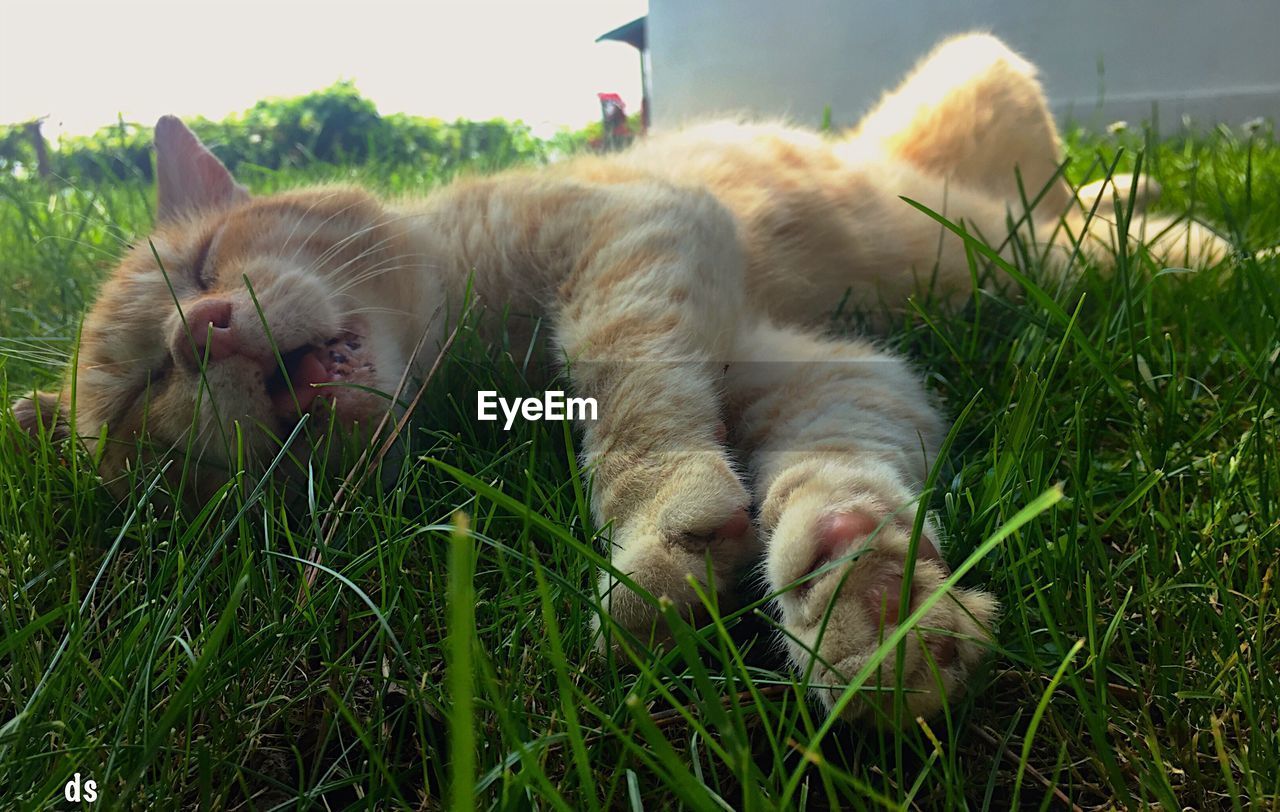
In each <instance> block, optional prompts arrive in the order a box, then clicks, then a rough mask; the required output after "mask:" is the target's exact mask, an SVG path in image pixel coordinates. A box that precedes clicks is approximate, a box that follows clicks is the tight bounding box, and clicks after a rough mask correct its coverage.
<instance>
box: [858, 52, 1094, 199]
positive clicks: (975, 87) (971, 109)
mask: <svg viewBox="0 0 1280 812" xmlns="http://www.w3.org/2000/svg"><path fill="white" fill-rule="evenodd" d="M852 138H853V140H854V141H858V142H862V143H864V144H874V145H877V146H878V147H879V148H880V149H882V150H884V151H885V152H887V153H888V154H889V155H891V156H894V157H896V158H899V159H901V160H904V161H907V162H908V163H911V164H914V165H915V166H917V167H919V168H920V169H923V170H924V171H926V172H928V173H930V174H933V175H937V176H940V177H944V178H952V179H954V180H955V181H957V182H959V183H962V184H964V185H966V186H969V187H971V188H974V189H979V190H983V191H986V192H988V193H990V194H992V195H994V196H996V197H997V198H998V199H1000V200H1003V201H1005V202H1006V203H1007V204H1010V205H1013V206H1014V208H1015V211H1016V210H1017V205H1016V204H1018V203H1019V201H1020V197H1021V193H1020V192H1019V189H1018V182H1017V176H1016V175H1015V173H1014V168H1015V167H1016V168H1017V170H1018V172H1020V173H1021V176H1022V184H1023V191H1025V193H1026V195H1027V197H1028V198H1029V199H1034V198H1035V196H1036V195H1038V194H1040V192H1041V191H1042V190H1043V191H1044V196H1043V198H1042V199H1041V201H1040V204H1039V206H1040V207H1043V210H1044V211H1046V212H1047V213H1049V214H1050V215H1051V216H1052V217H1054V218H1056V217H1058V216H1059V215H1061V214H1062V213H1063V211H1065V210H1066V208H1067V206H1068V205H1069V204H1070V203H1071V201H1072V194H1071V189H1070V187H1069V186H1068V184H1067V183H1066V182H1065V181H1064V180H1062V179H1061V178H1060V177H1059V178H1055V174H1056V173H1057V169H1058V164H1059V163H1060V162H1061V160H1062V158H1061V154H1062V149H1061V141H1060V139H1059V137H1058V130H1057V127H1056V126H1055V125H1054V121H1053V115H1052V114H1051V113H1050V111H1049V106H1048V103H1047V102H1046V100H1045V95H1044V89H1043V88H1042V87H1041V85H1040V81H1039V80H1038V79H1037V78H1036V69H1035V66H1034V65H1032V64H1031V63H1030V62H1028V61H1027V60H1025V59H1023V58H1022V57H1021V56H1019V55H1018V54H1017V53H1015V52H1014V51H1013V50H1012V49H1010V48H1009V46H1007V45H1005V44H1004V43H1003V42H1001V41H1000V40H999V39H997V38H996V37H994V36H991V35H990V34H964V35H961V36H958V37H953V38H951V39H947V40H944V41H943V42H941V43H940V44H939V45H938V46H936V47H935V48H934V49H933V50H932V51H930V52H929V53H928V54H927V55H926V56H925V57H924V58H923V59H921V60H920V62H919V63H917V65H916V66H915V68H913V69H912V71H911V72H910V73H909V74H908V75H907V77H906V79H904V80H903V82H902V84H900V85H899V86H898V87H897V88H895V89H894V90H891V91H889V92H888V93H886V94H885V95H884V97H883V98H882V99H881V100H880V101H879V103H878V104H877V105H876V106H875V107H874V108H873V109H872V110H871V112H870V113H868V114H867V115H866V116H865V117H864V118H863V119H862V121H861V122H860V123H859V124H858V125H857V126H856V127H855V129H854V132H853V134H852ZM1037 210H1040V208H1039V207H1038V208H1037Z"/></svg>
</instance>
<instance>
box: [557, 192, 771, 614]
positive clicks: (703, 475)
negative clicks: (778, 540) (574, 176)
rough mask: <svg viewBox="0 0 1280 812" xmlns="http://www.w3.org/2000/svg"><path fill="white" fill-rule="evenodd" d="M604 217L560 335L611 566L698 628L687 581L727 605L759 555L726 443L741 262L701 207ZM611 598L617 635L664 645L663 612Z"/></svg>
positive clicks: (680, 201)
mask: <svg viewBox="0 0 1280 812" xmlns="http://www.w3.org/2000/svg"><path fill="white" fill-rule="evenodd" d="M602 205H603V206H604V209H603V210H602V211H598V212H596V213H595V214H594V216H593V220H594V222H595V223H597V225H595V226H593V227H592V232H591V234H589V235H588V237H587V239H586V240H585V242H584V247H583V248H582V250H581V251H580V252H579V253H578V255H577V256H576V258H575V260H574V267H573V269H572V271H571V273H570V274H569V275H568V277H567V278H566V279H565V281H564V282H563V284H561V286H560V299H561V303H560V306H559V312H558V320H557V335H556V338H557V342H558V347H559V349H560V351H561V352H562V353H563V357H564V358H565V360H566V362H567V363H568V365H569V372H570V377H571V380H572V382H573V387H574V390H575V393H576V394H577V395H579V396H584V397H592V398H595V399H596V401H597V405H598V419H597V420H595V421H593V422H587V423H585V424H584V426H583V430H584V437H583V458H584V462H585V471H586V473H587V475H588V476H589V477H590V479H591V483H592V505H593V509H594V512H595V517H596V520H597V521H598V522H599V523H601V524H606V523H611V524H612V544H611V550H610V553H611V560H612V564H613V566H614V567H615V568H616V569H617V570H618V571H620V572H621V573H622V574H624V575H626V576H628V577H629V578H630V579H632V580H633V581H634V582H635V583H636V584H637V585H638V586H639V587H641V588H642V589H643V590H644V591H646V592H648V593H650V594H651V595H652V596H653V597H654V598H663V597H665V598H667V599H669V600H671V601H673V602H674V603H675V604H676V605H677V608H678V609H679V610H680V611H682V612H686V613H694V614H696V610H697V608H698V607H699V606H700V601H699V598H698V596H697V593H696V591H695V590H694V588H693V586H692V584H691V583H690V579H693V580H695V581H697V582H700V583H702V584H703V585H704V586H706V585H707V581H708V573H709V574H710V580H711V581H712V582H714V585H715V587H716V588H717V589H718V590H720V591H725V590H726V588H727V587H728V586H729V585H730V584H731V583H732V581H733V580H734V578H735V577H736V575H737V573H738V572H739V571H740V570H741V569H742V567H743V566H744V565H745V564H747V563H748V562H750V561H752V560H754V559H755V558H756V557H757V550H758V548H757V546H756V543H755V539H754V533H753V531H752V527H751V524H750V522H749V520H748V515H747V507H748V505H749V503H750V497H749V495H748V493H747V490H746V488H745V487H744V485H743V483H742V481H741V479H740V477H739V475H738V473H737V472H736V471H735V470H734V464H733V462H732V460H731V459H730V457H729V455H728V454H727V452H726V450H725V447H724V445H723V443H722V440H723V430H722V428H721V427H722V423H721V420H722V403H721V387H722V378H723V372H724V363H723V362H724V359H725V358H727V357H728V353H729V352H730V350H731V348H732V345H733V342H734V336H735V332H736V330H737V322H738V318H739V316H740V313H741V311H742V309H743V289H744V285H743V281H742V274H743V263H744V261H743V255H742V248H741V246H740V244H739V239H738V235H737V231H736V227H735V225H734V222H733V220H732V219H731V217H730V215H729V213H728V212H727V211H725V210H724V209H723V207H721V206H720V204H719V203H717V202H716V201H715V200H714V199H713V198H712V197H711V196H710V195H707V194H705V193H702V192H697V191H687V190H678V189H672V188H669V187H665V186H662V185H657V184H654V185H648V184H643V185H641V184H636V185H631V186H626V187H619V188H618V189H616V190H614V191H611V192H610V194H609V195H608V196H607V197H606V198H605V199H604V200H603V201H602ZM600 224H603V225H600ZM600 587H601V593H602V596H603V601H604V604H605V606H606V607H607V609H608V611H609V614H610V616H611V617H613V619H614V620H616V621H617V622H619V623H620V624H622V625H623V626H624V627H626V628H627V629H629V630H631V631H632V632H634V633H636V634H637V635H639V636H641V637H648V636H649V634H650V633H651V632H653V631H655V624H654V619H655V618H656V617H657V615H658V610H657V607H656V605H655V603H654V602H653V601H650V600H647V599H646V597H642V596H641V595H640V594H638V593H637V592H635V591H633V590H631V589H629V588H628V587H627V586H625V585H624V583H623V582H621V581H619V580H618V579H617V578H616V577H615V576H614V575H613V574H611V573H608V572H606V573H603V574H602V578H601V582H600ZM722 597H723V598H726V599H727V598H728V595H723V596H722ZM656 631H658V633H659V634H661V633H663V629H662V628H661V627H657V628H656Z"/></svg>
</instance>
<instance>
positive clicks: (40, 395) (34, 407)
mask: <svg viewBox="0 0 1280 812" xmlns="http://www.w3.org/2000/svg"><path fill="white" fill-rule="evenodd" d="M13 416H14V418H16V419H17V421H18V426H19V427H21V428H22V430H23V431H25V432H27V433H28V434H30V435H31V436H33V437H37V436H39V435H40V433H41V432H42V431H43V432H44V433H45V434H46V435H48V437H49V438H50V439H52V440H65V439H67V438H68V437H70V436H71V426H70V425H69V424H68V423H67V419H66V415H65V414H63V411H62V400H61V399H60V398H59V397H58V396H57V395H54V394H51V393H49V392H32V393H31V394H29V395H27V396H26V397H22V398H18V399H17V400H16V401H14V403H13Z"/></svg>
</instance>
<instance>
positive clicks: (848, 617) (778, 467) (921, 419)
mask: <svg viewBox="0 0 1280 812" xmlns="http://www.w3.org/2000/svg"><path fill="white" fill-rule="evenodd" d="M735 358H736V359H741V360H735V362H734V364H733V365H732V366H731V368H730V370H729V372H728V378H727V382H728V395H727V397H728V402H729V404H730V409H731V411H730V415H731V438H732V439H733V440H734V442H735V445H738V446H739V447H741V448H743V449H744V450H746V451H747V452H748V454H749V460H750V463H749V464H750V473H751V477H752V486H753V489H754V490H755V492H756V494H757V498H758V499H759V500H760V504H759V523H760V532H761V534H762V536H763V537H764V539H765V545H766V553H765V556H766V559H765V575H766V577H767V580H768V585H769V588H770V590H771V593H772V594H775V595H776V596H777V598H776V600H777V605H778V607H779V609H780V611H781V616H782V625H783V628H784V630H785V633H786V645H787V649H788V651H789V653H790V656H791V660H792V662H793V665H794V667H795V668H796V669H797V670H798V671H799V672H800V673H802V674H805V673H808V674H809V676H810V685H811V687H812V688H813V693H814V695H815V696H816V698H817V699H818V700H819V701H821V702H822V704H823V705H824V706H825V707H826V708H828V709H829V710H830V709H831V707H832V705H833V704H834V703H835V702H836V701H837V699H838V698H839V696H840V695H841V693H842V691H843V686H845V685H847V684H848V683H849V682H850V680H852V679H854V677H855V676H856V675H857V674H858V673H859V671H860V670H862V669H863V668H864V667H865V666H866V665H867V664H868V661H869V658H870V657H871V656H872V655H873V653H874V652H875V651H876V649H877V647H878V646H879V644H880V642H881V641H882V640H883V639H884V637H885V636H886V635H887V634H889V633H890V632H891V631H892V630H893V629H894V628H896V627H897V624H898V622H899V621H900V620H903V619H905V618H906V617H907V615H909V614H910V613H911V611H912V610H913V609H915V608H916V606H918V605H919V603H920V602H921V601H922V600H924V599H926V598H927V597H928V596H929V595H930V594H931V593H933V592H935V591H936V590H937V589H938V588H939V586H940V584H941V583H942V582H943V580H944V579H945V578H946V576H947V574H948V570H947V567H946V564H945V563H944V562H943V560H942V559H941V557H940V555H939V552H938V551H939V549H940V540H941V536H940V535H939V533H938V530H937V528H936V526H935V525H934V523H933V521H932V520H931V519H928V518H926V519H925V520H924V525H923V528H924V529H923V534H922V535H921V536H920V537H919V538H918V540H917V542H916V544H915V547H914V557H913V554H912V549H913V547H912V541H911V538H912V528H913V524H914V522H915V520H916V515H917V511H918V510H923V509H924V508H923V507H922V506H921V505H920V500H921V486H922V482H923V480H924V478H925V476H926V473H927V471H928V467H929V465H930V464H932V463H933V455H934V454H935V453H936V449H937V444H938V441H939V437H940V435H941V433H942V422H941V420H940V418H939V416H938V414H937V412H936V411H935V410H934V409H933V407H932V406H931V405H930V403H929V401H928V397H927V396H926V394H925V392H924V391H923V390H922V388H921V386H920V384H919V382H918V380H917V379H916V376H915V375H914V374H913V373H912V372H911V370H910V369H909V368H908V367H907V365H906V364H905V363H904V362H902V361H901V360H900V359H898V358H896V357H894V356H892V355H889V354H887V353H884V352H881V351H879V350H877V349H876V348H875V347H874V346H872V345H871V344H869V343H867V342H864V341H859V340H836V339H827V338H820V337H816V336H812V335H808V334H804V333H801V332H798V331H793V330H789V329H783V328H778V327H775V326H772V325H769V324H760V325H758V326H756V327H754V328H753V329H750V330H747V331H745V332H744V333H743V334H742V335H741V336H740V347H739V352H738V353H737V354H736V355H735ZM908 573H910V574H909V576H908ZM908 577H909V581H908V583H909V587H908V591H907V593H906V594H907V595H908V598H907V603H905V604H904V603H903V602H902V600H901V599H902V595H903V583H904V581H905V580H907V579H908ZM996 611H997V605H996V601H995V600H994V599H993V598H992V596H991V595H989V594H988V593H986V592H982V591H980V590H969V589H956V590H953V591H951V592H950V593H948V594H946V595H945V596H944V597H943V598H942V599H941V600H940V601H939V602H938V603H937V604H935V605H934V606H933V608H932V609H930V610H929V611H928V613H927V614H925V615H924V617H923V620H922V621H921V622H920V624H919V626H918V627H917V628H916V629H915V630H913V631H911V632H910V633H909V634H908V636H907V638H906V640H905V644H904V647H903V650H902V655H901V656H902V660H901V663H902V670H901V672H900V673H901V684H902V686H903V688H904V693H903V700H904V703H905V707H906V709H907V711H908V712H909V713H910V718H914V717H915V716H916V715H920V714H924V715H928V714H929V713H931V712H933V711H936V710H938V709H939V708H940V707H941V706H942V705H943V704H944V703H945V702H946V701H947V698H948V697H955V696H957V695H958V694H960V693H961V692H962V691H963V689H964V687H965V681H966V679H967V676H968V674H969V672H970V671H971V670H972V668H973V667H974V666H975V664H976V663H977V662H978V661H979V659H980V658H981V656H982V653H983V651H984V649H985V645H984V641H985V640H986V639H987V637H988V627H989V625H990V623H991V622H992V620H993V619H994V617H995V615H996ZM897 656H898V655H897V652H890V653H889V655H888V656H887V657H886V659H885V660H884V661H883V662H882V664H881V665H880V666H879V667H878V668H877V669H876V670H875V671H874V672H872V675H871V678H870V679H869V680H868V681H867V682H866V683H865V684H864V688H863V690H862V693H861V694H860V695H859V697H858V698H857V699H855V700H854V701H853V702H851V703H850V704H849V705H848V706H847V709H846V710H845V713H844V715H845V717H846V718H855V717H859V716H865V715H872V714H877V715H880V716H881V718H884V716H883V714H884V713H886V712H888V711H889V710H890V709H891V708H892V701H891V700H892V697H893V693H892V689H893V686H895V685H896V684H897V683H898V677H897V674H898V672H897V671H896V663H897V662H898V660H897Z"/></svg>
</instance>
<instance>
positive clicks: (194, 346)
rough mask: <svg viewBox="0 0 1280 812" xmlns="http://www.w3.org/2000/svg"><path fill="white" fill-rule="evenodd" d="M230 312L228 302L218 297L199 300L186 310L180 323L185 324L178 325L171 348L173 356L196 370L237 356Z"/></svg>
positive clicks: (238, 345)
mask: <svg viewBox="0 0 1280 812" xmlns="http://www.w3.org/2000/svg"><path fill="white" fill-rule="evenodd" d="M231 313H232V306H231V302H229V301H227V300H226V299H217V298H208V299H201V300H200V301H198V302H196V303H195V304H194V305H191V306H189V307H187V308H185V309H184V311H183V314H182V315H183V318H182V320H181V321H182V322H185V324H180V326H179V328H178V331H177V334H176V335H175V336H174V338H173V345H172V346H171V347H170V352H172V354H173V357H174V358H175V359H176V360H178V361H182V362H185V363H187V364H189V365H191V366H192V367H199V366H200V365H201V364H204V363H213V362H215V361H221V360H223V359H224V358H230V357H232V356H234V355H238V354H240V353H241V347H240V342H239V340H238V339H237V338H236V334H235V332H234V331H233V330H232V328H231Z"/></svg>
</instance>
